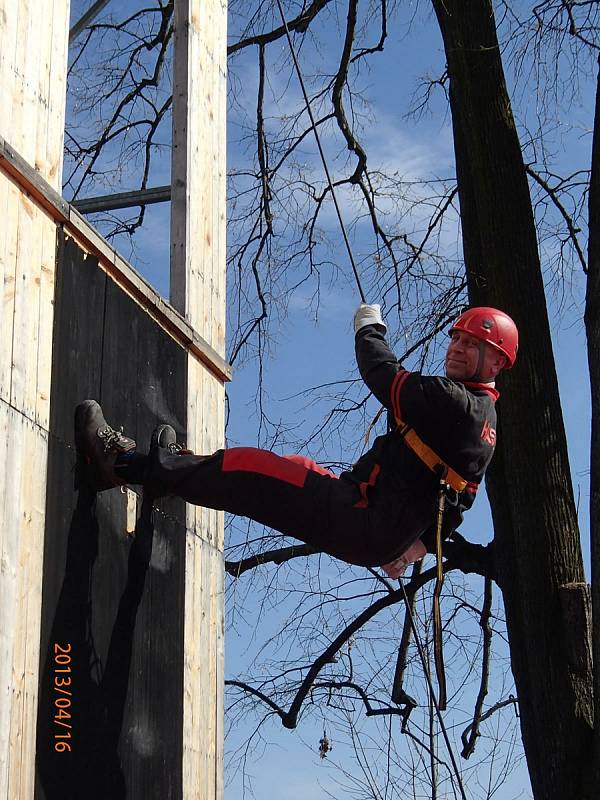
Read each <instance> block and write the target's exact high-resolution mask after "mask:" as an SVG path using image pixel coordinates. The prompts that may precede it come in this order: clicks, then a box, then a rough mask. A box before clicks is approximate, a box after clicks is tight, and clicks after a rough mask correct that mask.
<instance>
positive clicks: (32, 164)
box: [0, 0, 69, 798]
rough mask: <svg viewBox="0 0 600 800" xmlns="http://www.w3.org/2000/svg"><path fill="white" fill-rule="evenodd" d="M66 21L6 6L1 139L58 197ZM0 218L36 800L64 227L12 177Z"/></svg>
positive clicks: (0, 700)
mask: <svg viewBox="0 0 600 800" xmlns="http://www.w3.org/2000/svg"><path fill="white" fill-rule="evenodd" d="M42 11H43V13H42ZM68 14H69V3H68V0H50V2H49V3H47V4H45V5H44V7H43V9H42V7H41V6H40V4H39V3H38V2H34V0H22V1H21V2H18V3H12V2H8V0H0V107H1V108H2V114H1V115H0V134H1V135H2V137H3V139H6V140H7V141H8V142H9V143H10V144H11V145H12V146H13V147H14V148H16V149H17V150H19V152H20V153H21V154H22V156H23V159H24V163H27V165H28V168H29V169H30V170H31V171H32V173H34V174H36V175H38V176H40V179H42V178H43V179H46V180H47V181H48V182H49V185H50V186H51V187H55V188H57V187H60V181H61V166H62V149H63V134H64V108H65V91H64V89H65V78H66V63H67V49H66V35H67V26H68ZM2 163H4V159H3V160H2ZM0 215H1V217H0V219H1V224H0V432H1V441H0V706H1V708H0V796H1V797H7V798H8V797H10V798H31V797H33V794H34V769H35V746H36V714H37V701H38V677H39V675H38V670H39V653H40V651H39V647H40V617H41V604H42V563H43V548H44V513H45V512H44V509H45V502H46V474H47V456H48V422H49V397H50V379H51V378H50V376H51V349H50V347H51V341H52V326H53V299H54V275H55V270H54V266H55V263H54V262H55V242H56V226H55V223H54V219H53V218H52V216H48V214H47V213H46V211H45V210H44V209H43V208H41V207H40V206H39V204H37V203H36V202H35V201H34V200H33V199H32V198H31V197H29V196H28V193H27V192H26V191H23V187H22V186H20V185H19V184H18V183H17V182H16V181H15V180H14V177H12V176H10V175H8V174H6V172H5V171H1V172H0Z"/></svg>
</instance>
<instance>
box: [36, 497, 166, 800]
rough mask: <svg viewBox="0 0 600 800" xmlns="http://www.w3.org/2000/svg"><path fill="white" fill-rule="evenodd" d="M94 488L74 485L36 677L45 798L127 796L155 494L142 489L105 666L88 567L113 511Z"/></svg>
mask: <svg viewBox="0 0 600 800" xmlns="http://www.w3.org/2000/svg"><path fill="white" fill-rule="evenodd" d="M100 509H101V507H98V506H97V503H96V494H95V493H93V492H90V491H89V490H86V489H82V490H81V491H80V492H79V495H78V499H77V505H76V508H75V510H74V513H73V516H72V519H71V525H70V529H69V536H68V542H67V559H66V569H65V574H64V580H63V584H62V588H61V591H60V595H59V600H58V605H57V607H56V614H55V617H54V621H53V624H52V629H51V635H50V639H49V646H48V648H47V652H46V657H45V660H44V671H43V674H42V676H41V680H40V699H39V708H40V713H39V717H38V741H37V770H38V780H39V783H40V785H41V788H42V789H43V794H44V796H45V797H46V798H48V800H54V799H55V798H56V800H58V798H61V800H63V799H64V798H90V799H91V798H103V799H104V798H114V800H119V798H125V797H126V796H127V791H126V784H125V775H124V771H123V768H122V765H121V760H120V757H119V753H118V744H119V740H120V736H121V730H122V726H123V719H124V710H125V701H126V698H127V689H128V683H129V675H130V669H131V655H132V648H133V639H134V631H135V622H136V616H137V611H138V608H139V605H140V601H141V598H142V594H143V590H144V584H145V580H146V574H147V571H148V566H149V563H150V556H151V553H152V541H153V535H154V527H153V521H152V500H151V498H148V497H145V498H144V500H143V503H142V509H141V514H140V517H139V519H138V521H137V526H136V533H135V538H134V540H133V543H132V544H131V547H130V550H129V559H128V564H127V582H126V585H125V589H124V591H123V593H122V595H121V599H120V602H119V606H118V611H117V615H116V619H115V622H114V626H113V629H112V633H111V636H110V643H109V646H108V651H107V656H106V660H105V664H104V667H103V666H102V663H101V661H100V658H99V657H98V654H97V651H96V646H95V643H94V637H93V633H92V631H93V620H92V617H93V613H94V607H93V603H92V574H93V567H94V562H95V561H96V558H97V555H98V537H99V535H100V534H101V533H102V532H103V531H102V529H103V528H104V527H105V525H106V524H107V523H108V525H109V526H110V519H103V517H104V514H102V513H100V514H98V515H97V513H96V512H97V511H99V510H100Z"/></svg>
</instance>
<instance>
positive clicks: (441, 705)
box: [276, 0, 467, 800]
mask: <svg viewBox="0 0 600 800" xmlns="http://www.w3.org/2000/svg"><path fill="white" fill-rule="evenodd" d="M276 3H277V8H278V9H279V15H280V17H281V22H282V25H283V28H284V30H285V35H286V39H287V42H288V46H289V48H290V53H291V56H292V60H293V62H294V68H295V71H296V75H297V77H298V82H299V84H300V88H301V89H302V95H303V97H304V103H305V106H306V111H307V113H308V116H309V119H310V123H311V127H312V130H313V133H314V135H315V141H316V143H317V148H318V150H319V155H320V156H321V162H322V164H323V170H324V172H325V175H326V177H327V184H328V186H329V191H330V192H331V197H332V199H333V203H334V206H335V210H336V214H337V218H338V220H339V223H340V228H341V231H342V236H343V238H344V243H345V245H346V250H347V252H348V258H349V259H350V264H351V265H352V271H353V272H354V278H355V280H356V286H357V287H358V293H359V295H360V298H361V300H362V302H363V303H366V302H367V300H366V296H365V293H364V291H363V288H362V284H361V280H360V274H359V272H358V268H357V266H356V262H355V260H354V254H353V252H352V247H351V245H350V240H349V239H348V234H347V232H346V226H345V225H344V220H343V217H342V212H341V210H340V206H339V203H338V200H337V195H336V193H335V188H334V185H333V181H332V180H331V175H330V173H329V168H328V166H327V160H326V158H325V153H324V151H323V147H322V145H321V139H320V137H319V132H318V130H317V125H316V122H315V118H314V115H313V113H312V108H311V105H310V100H309V97H308V92H307V91H306V86H305V84H304V79H303V77H302V72H301V70H300V64H299V63H298V58H297V56H296V51H295V49H294V45H293V42H292V37H291V35H290V31H289V28H288V24H287V21H286V18H285V14H284V13H283V8H282V5H281V0H276ZM444 489H445V486H443V485H442V483H440V494H439V505H438V515H437V526H436V562H437V579H436V586H435V590H434V629H435V637H434V638H435V641H436V644H435V663H436V672H437V677H438V686H439V701H438V698H437V696H436V693H435V690H434V686H433V681H432V679H431V673H430V670H429V666H428V664H427V659H426V657H425V650H424V647H423V644H422V642H421V638H420V636H419V632H418V630H417V627H416V625H415V620H414V617H413V613H412V610H411V607H410V602H409V600H408V596H407V594H406V589H405V587H404V582H403V581H402V578H400V579H399V583H400V586H401V588H402V594H403V596H404V602H405V604H406V609H407V612H408V618H409V620H410V626H411V629H412V632H413V636H414V639H415V643H416V646H417V650H418V652H419V657H420V660H421V664H422V665H423V672H424V673H425V678H426V680H427V685H428V687H429V693H430V696H431V699H432V701H433V705H434V707H435V711H436V715H437V718H438V722H439V725H440V729H441V731H442V735H443V737H444V741H445V743H446V748H447V750H448V754H449V756H450V761H451V762H452V768H453V770H454V774H455V776H456V781H457V783H458V786H459V789H460V794H461V797H462V800H467V796H466V794H465V789H464V786H463V782H462V778H461V775H460V771H459V769H458V764H457V762H456V759H455V757H454V751H453V749H452V744H451V742H450V737H449V736H448V731H447V730H446V726H445V724H444V720H443V717H442V713H441V712H442V709H445V708H446V679H445V672H444V662H443V655H442V649H441V630H442V628H441V615H440V605H439V599H440V594H441V589H442V583H443V578H444V573H443V566H442V552H441V543H442V535H441V534H442V522H443V514H444V496H445V492H444Z"/></svg>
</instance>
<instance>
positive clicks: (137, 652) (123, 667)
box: [36, 234, 200, 800]
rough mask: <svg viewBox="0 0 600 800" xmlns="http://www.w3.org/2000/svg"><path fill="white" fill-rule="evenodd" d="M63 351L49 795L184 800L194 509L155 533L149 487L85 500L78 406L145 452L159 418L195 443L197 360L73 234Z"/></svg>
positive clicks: (61, 302)
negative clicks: (187, 574) (189, 430)
mask: <svg viewBox="0 0 600 800" xmlns="http://www.w3.org/2000/svg"><path fill="white" fill-rule="evenodd" d="M53 352H54V356H55V357H54V359H53V369H52V395H51V414H50V446H49V466H48V487H49V492H48V499H47V505H46V536H45V540H46V546H45V554H44V576H43V589H44V592H43V614H42V647H41V665H40V698H39V710H38V744H37V765H38V770H37V775H38V781H37V786H36V798H40V799H41V798H44V799H45V800H50V799H52V800H55V799H56V800H58V798H63V797H69V798H71V797H73V798H75V797H81V798H86V800H87V799H88V798H89V800H96V798H97V800H105V798H111V800H112V798H115V800H117V799H118V798H125V797H128V798H150V797H160V798H164V799H165V800H176V799H177V800H178V799H179V798H180V797H181V796H182V741H183V733H182V731H183V702H182V700H183V624H184V622H183V619H184V617H183V612H184V609H183V605H184V563H185V548H186V543H185V532H186V518H185V503H184V502H183V501H181V500H177V499H174V498H165V499H162V500H160V501H156V502H155V503H154V504H153V506H154V510H153V512H152V518H153V522H152V524H151V520H149V519H148V515H147V514H146V513H142V497H141V493H140V489H139V487H137V494H134V493H133V492H131V491H129V492H128V493H126V494H123V493H122V492H121V491H120V490H119V489H113V490H111V491H109V492H102V493H100V494H99V495H98V496H96V495H94V494H93V493H89V492H85V491H80V492H79V493H74V491H73V473H72V466H73V463H74V448H73V409H74V407H75V405H76V403H77V402H79V401H80V400H81V399H83V398H86V397H93V398H96V399H98V400H99V401H100V402H101V404H102V407H103V409H104V411H105V414H106V416H107V419H108V421H109V422H112V423H113V424H114V425H123V426H124V428H125V430H126V432H127V433H128V434H130V435H132V436H133V437H134V438H136V440H137V441H138V444H139V446H140V449H141V450H147V448H148V446H149V441H150V434H151V432H152V429H153V428H154V427H155V425H156V424H157V423H159V422H169V423H170V424H172V425H173V426H174V427H175V429H176V430H177V432H178V434H179V436H180V438H185V436H186V401H185V397H186V381H187V353H186V351H185V349H184V348H182V347H181V346H180V345H178V344H177V343H176V342H175V341H174V340H173V339H172V338H171V337H170V336H169V335H168V334H167V333H166V332H165V331H164V330H163V329H162V328H161V327H160V326H159V325H158V324H157V323H156V322H154V321H153V320H152V319H151V318H150V317H149V316H148V315H147V314H146V313H145V311H144V310H143V309H142V308H140V306H139V305H138V304H137V303H135V302H134V301H133V300H132V298H131V297H129V296H128V295H127V294H126V293H125V292H124V291H123V290H122V289H121V288H120V287H119V286H118V285H117V284H116V283H115V282H114V281H113V280H112V279H111V278H110V277H109V276H108V275H107V274H106V273H105V272H104V271H103V270H102V269H100V268H99V266H98V260H97V259H96V258H94V257H92V256H89V255H88V254H87V253H86V252H85V251H84V250H82V249H81V247H79V246H78V244H77V243H76V242H75V241H74V240H73V239H71V238H68V237H65V236H64V235H62V234H61V235H60V248H59V258H58V263H57V287H56V314H55V324H54V337H53ZM132 504H133V505H134V506H137V508H135V507H134V508H133V509H131V508H130V507H131V505H132ZM128 507H129V513H128ZM144 511H150V508H148V507H146V509H144ZM136 518H137V519H138V530H137V533H136V535H135V538H132V536H131V534H130V531H131V530H132V529H133V528H134V525H135V520H136ZM132 522H133V523H134V524H132ZM128 531H129V532H128ZM57 647H58V648H61V649H63V650H68V651H69V652H68V655H69V657H70V661H69V663H68V665H67V666H68V667H69V669H70V671H69V672H67V673H61V672H59V671H58V670H59V669H60V664H57V663H56V659H55V655H56V649H57ZM60 660H61V661H67V658H61V659H60ZM65 677H68V678H69V679H70V681H69V684H68V688H69V689H70V690H71V696H70V697H69V696H66V697H67V698H68V699H69V700H70V703H71V705H70V706H69V707H68V713H69V716H66V715H65V716H64V717H63V721H64V722H66V723H67V724H69V725H71V726H72V727H70V728H67V727H66V726H63V725H62V724H61V722H60V721H57V719H56V716H57V708H56V703H55V701H56V699H57V698H58V697H62V696H63V695H61V694H60V693H59V692H58V686H57V684H59V685H61V686H62V683H63V681H62V679H63V678H65ZM66 703H67V701H66V700H65V701H64V704H65V705H66ZM197 735H198V736H200V733H199V731H197ZM58 742H64V743H65V744H66V745H69V747H70V749H67V748H66V747H65V748H64V749H63V746H62V745H61V746H59V748H58V751H57V749H56V745H57V743H58ZM61 750H62V752H61Z"/></svg>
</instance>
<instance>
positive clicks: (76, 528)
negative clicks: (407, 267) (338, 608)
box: [0, 0, 230, 800]
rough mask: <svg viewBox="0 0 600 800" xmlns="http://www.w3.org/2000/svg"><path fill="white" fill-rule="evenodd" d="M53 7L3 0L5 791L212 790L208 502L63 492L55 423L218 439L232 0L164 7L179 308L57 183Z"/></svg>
mask: <svg viewBox="0 0 600 800" xmlns="http://www.w3.org/2000/svg"><path fill="white" fill-rule="evenodd" d="M68 6H69V4H68V0H48V2H45V3H44V4H43V13H40V3H39V2H35V0H19V2H17V3H15V2H8V0H0V104H1V105H0V107H1V108H2V114H1V115H0V215H1V217H0V219H1V221H2V224H1V225H0V286H1V287H2V294H0V797H7V798H10V800H13V798H14V799H15V800H20V799H21V798H26V799H27V800H30V798H33V797H34V796H35V797H36V798H46V800H48V799H49V798H55V797H56V798H58V797H60V798H63V797H68V798H71V797H85V798H94V797H98V798H100V797H103V798H104V797H106V798H108V797H110V798H111V800H113V798H120V797H128V798H143V797H160V798H161V800H162V798H180V797H182V798H186V799H187V798H198V800H213V798H214V800H221V798H222V795H223V778H222V756H223V562H222V551H223V520H222V515H221V514H220V513H217V512H213V511H205V510H202V509H196V508H192V507H187V508H185V510H184V506H183V505H182V504H180V503H179V504H178V502H177V501H172V500H171V501H163V502H162V503H161V504H160V506H159V510H158V512H157V513H155V515H154V517H155V520H156V522H155V524H154V527H152V525H150V514H149V507H148V505H147V504H146V505H145V506H141V507H140V498H138V497H136V496H135V495H134V494H133V493H131V492H130V493H128V494H122V493H120V492H119V491H111V492H108V493H103V494H102V495H100V496H99V498H97V499H94V497H92V496H90V495H89V494H87V493H86V492H79V495H74V494H73V490H72V486H71V483H70V481H71V478H72V475H71V466H72V463H73V460H74V452H73V438H72V431H71V424H72V423H71V417H70V415H71V414H72V411H73V406H74V404H75V402H77V401H79V400H81V399H83V398H84V397H85V396H86V395H87V396H90V395H91V396H94V395H95V396H96V399H99V400H101V401H102V403H103V405H104V406H105V408H106V411H107V415H108V417H109V421H111V422H114V423H115V424H123V425H125V426H126V428H127V430H128V432H131V433H132V434H133V435H134V436H136V437H138V438H139V440H140V445H141V446H142V447H144V446H145V445H147V442H148V437H149V435H150V432H151V429H152V426H153V425H154V424H155V423H156V422H157V421H159V420H166V421H170V422H171V423H172V424H174V425H175V427H176V428H177V429H178V430H179V431H180V433H181V436H182V438H183V439H185V441H186V442H187V443H188V445H189V446H191V447H193V448H194V449H195V450H196V451H197V452H210V451H212V450H214V449H216V448H218V447H220V446H222V443H223V428H224V386H223V381H224V380H228V379H229V376H230V369H229V367H228V365H227V364H226V363H225V361H224V358H223V353H224V327H225V321H224V320H225V286H224V282H225V98H226V93H225V63H226V50H225V48H226V31H225V27H226V4H225V2H223V0H176V3H175V7H176V36H175V75H174V112H173V113H174V127H173V145H174V149H173V152H174V155H173V174H172V197H173V202H172V230H171V249H172V258H171V285H172V292H173V295H172V297H173V303H174V305H175V306H176V308H177V310H178V311H179V312H180V315H178V314H177V313H176V312H175V311H174V310H173V308H171V307H169V306H168V305H167V304H165V303H164V301H162V300H161V298H159V297H158V296H156V294H155V293H154V292H153V291H152V290H151V288H150V287H148V286H147V285H146V284H145V283H144V281H143V280H142V279H141V278H140V277H139V276H138V275H136V274H135V272H134V271H133V270H132V269H131V267H130V266H129V265H127V264H126V263H125V262H123V259H122V258H121V257H120V256H119V255H118V254H117V253H115V252H114V251H113V250H112V248H110V246H109V245H107V243H106V242H105V241H104V240H102V238H101V237H100V236H98V234H97V233H95V232H94V231H93V229H91V228H90V227H89V226H88V225H87V224H86V223H85V221H84V220H83V219H82V218H81V217H80V215H78V214H77V212H75V211H74V210H73V209H72V208H70V207H69V206H68V204H66V203H65V202H64V201H63V200H62V199H61V198H60V196H59V194H58V193H59V192H60V184H61V164H62V139H63V129H64V101H65V74H66V54H67V38H68V37H67V34H68V16H69V13H68V12H69V8H68ZM57 225H58V226H59V227H60V228H61V231H60V236H59V243H60V248H59V258H58V261H57V236H56V230H57ZM65 235H66V239H65ZM90 254H91V255H90ZM55 310H56V314H55ZM138 518H139V519H141V520H142V522H141V527H140V524H138V528H137V531H138V535H137V536H136V538H135V540H132V539H131V537H129V536H128V534H127V531H131V530H132V528H133V527H134V525H135V522H136V519H138ZM42 590H43V602H42ZM55 645H56V646H58V648H59V650H57V649H56V647H55ZM60 648H63V649H65V650H66V651H68V652H65V653H63V652H62V651H61V650H60ZM58 656H60V660H57V657H58ZM67 656H68V659H69V660H68V661H65V658H66V657H67ZM65 664H68V668H69V670H70V671H71V672H70V674H69V673H68V672H66V673H63V674H61V673H59V671H58V667H59V666H60V667H61V668H63V667H64V669H65V670H66V669H67V666H66V665H65ZM64 676H66V677H70V678H71V679H72V693H71V695H67V694H66V692H67V691H70V690H69V689H67V688H66V684H62V683H59V681H61V680H62V679H63V677H64ZM69 685H71V684H69ZM63 690H64V691H63ZM75 692H78V694H77V695H76V693H75ZM67 697H68V700H69V703H70V705H69V706H68V709H69V712H68V713H70V714H71V717H66V716H64V717H59V718H58V719H59V720H60V721H62V722H63V723H64V725H62V726H59V725H58V723H57V716H58V715H57V708H59V705H60V706H61V707H62V706H65V707H66V698H67ZM57 700H59V705H57ZM68 720H72V722H73V727H72V728H71V729H67V727H66V725H67V724H68ZM59 728H60V729H61V730H64V731H65V733H64V734H63V737H64V738H62V739H59V738H58V734H57V731H58V729H59ZM67 731H69V732H70V736H71V743H72V744H74V745H75V744H76V745H77V746H78V750H77V751H74V750H73V749H71V751H69V750H68V749H67V748H66V747H65V748H62V746H59V747H58V749H57V743H59V742H60V741H63V742H65V743H69V739H68V737H67ZM36 736H37V759H38V761H37V763H38V772H37V780H36V778H35V774H34V763H35V753H36ZM60 749H63V750H64V752H63V753H60V752H58V751H59V750H60ZM58 756H61V758H58ZM62 756H65V758H62Z"/></svg>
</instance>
